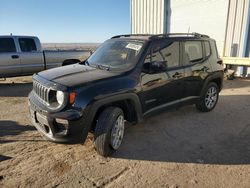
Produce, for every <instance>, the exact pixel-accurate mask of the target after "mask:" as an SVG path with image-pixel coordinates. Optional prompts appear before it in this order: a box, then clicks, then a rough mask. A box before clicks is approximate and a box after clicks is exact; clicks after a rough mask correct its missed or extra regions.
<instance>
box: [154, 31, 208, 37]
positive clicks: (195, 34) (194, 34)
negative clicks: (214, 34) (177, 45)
mask: <svg viewBox="0 0 250 188" xmlns="http://www.w3.org/2000/svg"><path fill="white" fill-rule="evenodd" d="M169 36H193V37H199V38H209V36H208V35H204V34H200V33H195V32H193V33H164V34H158V35H152V36H151V37H150V39H154V38H158V37H169Z"/></svg>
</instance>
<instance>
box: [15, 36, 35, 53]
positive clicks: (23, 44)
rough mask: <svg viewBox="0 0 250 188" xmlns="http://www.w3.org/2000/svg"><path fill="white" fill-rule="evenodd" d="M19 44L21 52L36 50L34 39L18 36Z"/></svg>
mask: <svg viewBox="0 0 250 188" xmlns="http://www.w3.org/2000/svg"><path fill="white" fill-rule="evenodd" d="M19 45H20V48H21V51H22V52H35V51H37V48H36V43H35V41H34V39H29V38H19Z"/></svg>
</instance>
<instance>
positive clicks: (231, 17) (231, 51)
mask: <svg viewBox="0 0 250 188" xmlns="http://www.w3.org/2000/svg"><path fill="white" fill-rule="evenodd" d="M227 22H228V24H227V33H226V41H225V54H224V55H226V56H237V57H244V56H245V55H246V46H247V35H248V25H249V0H239V1H237V0H233V1H232V0H231V1H230V6H229V14H228V21H227Z"/></svg>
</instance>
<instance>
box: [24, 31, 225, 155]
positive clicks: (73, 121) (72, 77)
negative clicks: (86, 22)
mask: <svg viewBox="0 0 250 188" xmlns="http://www.w3.org/2000/svg"><path fill="white" fill-rule="evenodd" d="M223 74H224V72H223V64H222V60H221V59H220V58H219V56H218V53H217V47H216V43H215V40H213V39H211V38H209V37H208V36H206V35H201V34H197V33H193V34H189V33H188V34H162V35H121V36H115V37H113V38H112V39H110V40H108V41H106V42H105V43H103V44H102V45H101V46H100V47H99V48H98V49H97V50H96V51H95V52H94V53H93V55H91V56H90V57H89V58H88V59H87V60H86V61H85V62H82V63H78V64H74V65H70V66H66V67H60V68H56V69H51V70H47V71H43V72H40V73H38V74H35V75H34V76H33V90H32V92H31V93H30V94H29V104H30V114H31V117H32V122H33V124H34V126H35V127H36V128H37V129H38V131H40V132H41V133H42V134H43V135H44V136H45V137H46V138H47V139H48V140H51V141H55V142H71V141H76V140H78V141H79V140H80V142H84V141H85V139H86V137H87V134H88V132H89V131H93V132H94V134H95V140H94V145H95V149H96V151H97V152H98V153H99V154H101V155H103V156H107V155H109V154H110V153H112V152H113V151H115V150H117V149H118V148H119V147H120V145H121V143H122V140H123V136H124V129H125V120H126V121H128V122H131V123H138V122H141V121H142V120H143V118H145V117H148V116H151V115H153V114H158V113H159V112H161V111H163V110H166V109H171V108H176V107H180V106H182V105H187V104H195V105H196V108H197V109H198V110H199V111H201V112H209V111H211V110H213V109H214V108H215V106H216V104H217V101H218V98H219V92H220V91H221V89H222V85H223V84H222V83H223ZM166 123H167V122H166ZM152 126H154V125H152ZM162 142H163V143H164V142H165V141H164V140H163V141H162Z"/></svg>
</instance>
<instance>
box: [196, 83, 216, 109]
mask: <svg viewBox="0 0 250 188" xmlns="http://www.w3.org/2000/svg"><path fill="white" fill-rule="evenodd" d="M210 88H215V89H216V100H214V104H213V105H212V107H208V105H206V97H207V94H208V91H209V89H210ZM218 99H219V88H218V85H217V84H216V83H215V82H210V83H208V85H207V87H206V88H205V89H204V91H203V92H202V93H201V96H200V99H199V102H198V103H197V104H196V108H197V109H198V110H199V111H201V112H210V111H211V110H213V109H214V108H215V106H216V104H217V102H218Z"/></svg>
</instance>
